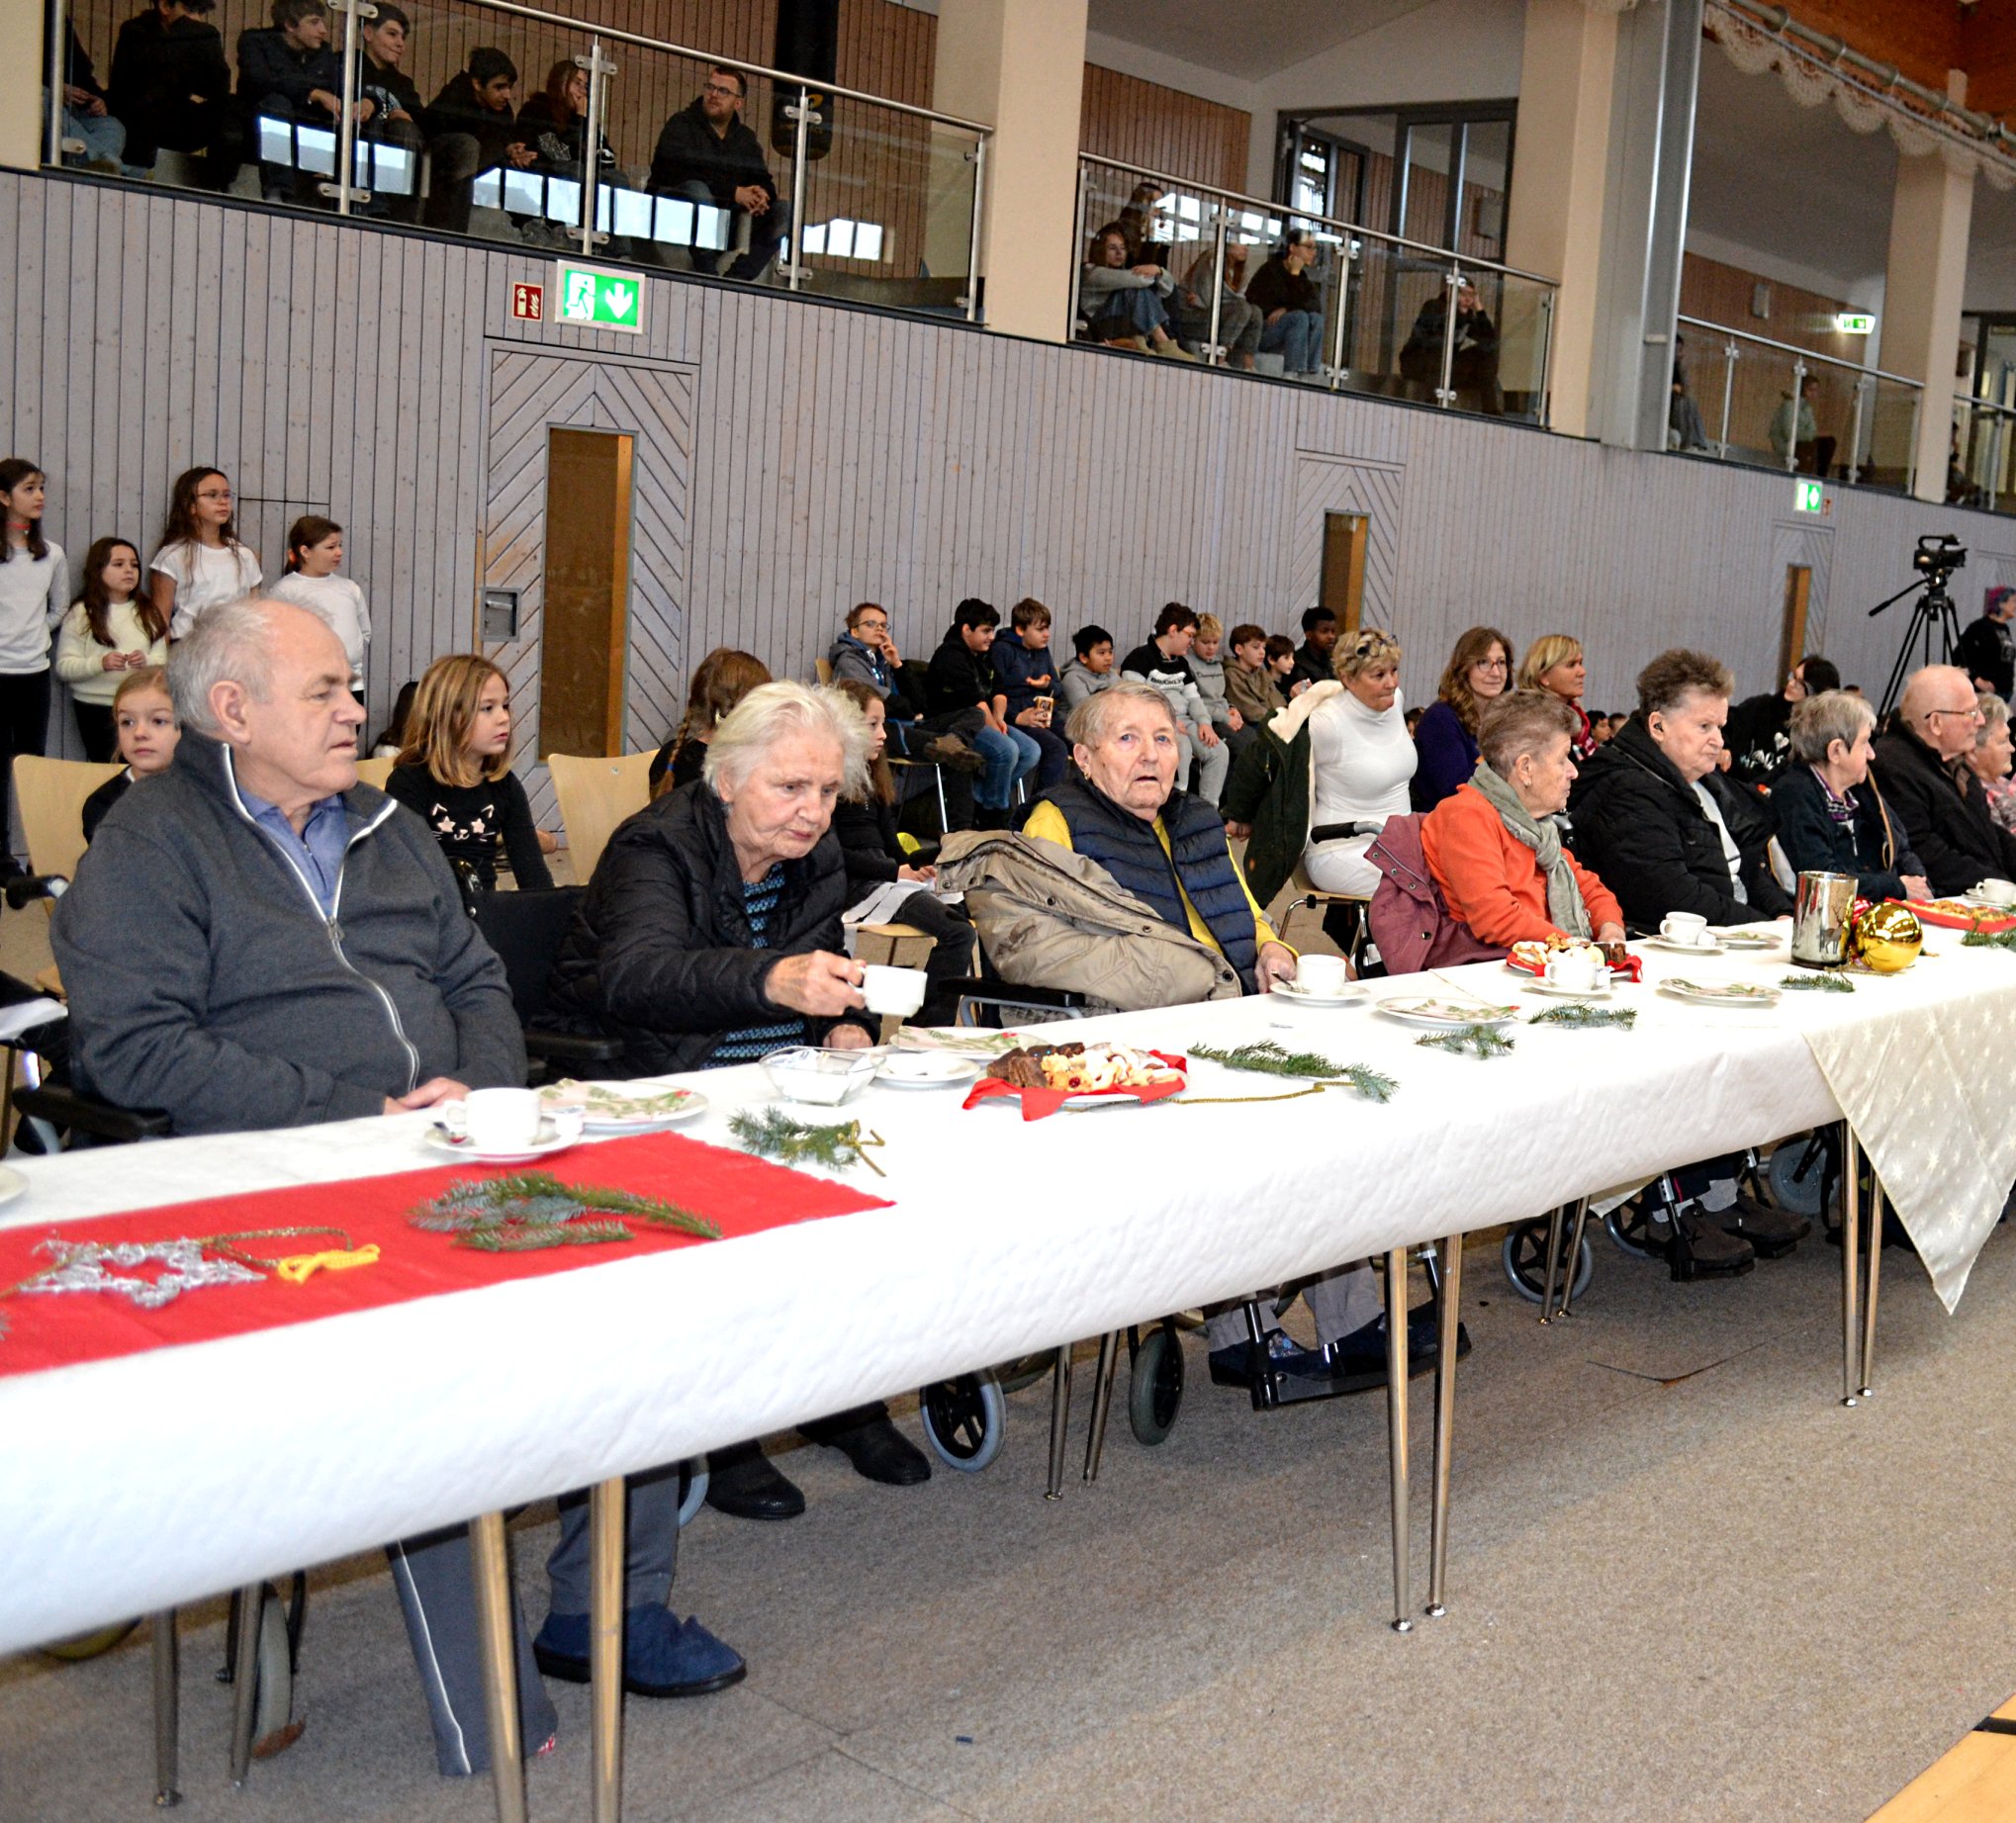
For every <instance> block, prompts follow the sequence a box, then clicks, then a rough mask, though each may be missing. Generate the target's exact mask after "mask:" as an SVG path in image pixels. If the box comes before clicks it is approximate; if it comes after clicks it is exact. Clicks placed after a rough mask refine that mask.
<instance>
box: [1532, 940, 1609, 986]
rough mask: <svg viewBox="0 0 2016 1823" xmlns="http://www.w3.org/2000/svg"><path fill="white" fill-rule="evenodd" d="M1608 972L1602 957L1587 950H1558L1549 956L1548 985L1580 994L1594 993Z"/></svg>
mask: <svg viewBox="0 0 2016 1823" xmlns="http://www.w3.org/2000/svg"><path fill="white" fill-rule="evenodd" d="M1608 972H1609V970H1608V968H1607V967H1606V966H1605V964H1604V961H1603V959H1602V957H1596V956H1592V955H1591V954H1590V953H1589V952H1588V951H1587V950H1557V951H1556V952H1555V953H1554V954H1553V955H1552V956H1550V957H1548V958H1547V985H1548V986H1549V987H1565V988H1569V989H1571V990H1572V991H1573V992H1575V993H1578V994H1588V993H1594V992H1595V991H1596V989H1598V988H1599V987H1601V986H1602V985H1603V982H1604V975H1605V974H1607V973H1608Z"/></svg>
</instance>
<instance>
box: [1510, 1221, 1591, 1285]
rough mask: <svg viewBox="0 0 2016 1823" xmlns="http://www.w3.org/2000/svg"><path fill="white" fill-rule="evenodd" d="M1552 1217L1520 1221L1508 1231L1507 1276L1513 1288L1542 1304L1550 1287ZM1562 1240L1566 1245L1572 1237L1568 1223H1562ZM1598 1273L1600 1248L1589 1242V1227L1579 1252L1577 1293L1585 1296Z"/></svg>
mask: <svg viewBox="0 0 2016 1823" xmlns="http://www.w3.org/2000/svg"><path fill="white" fill-rule="evenodd" d="M1548 1227H1549V1219H1547V1218H1542V1219H1541V1220H1540V1221H1537V1222H1520V1223H1517V1224H1515V1225H1514V1226H1513V1227H1512V1228H1509V1229H1507V1230H1506V1231H1505V1246H1504V1249H1503V1257H1504V1260H1505V1276H1506V1277H1507V1278H1508V1279H1510V1280H1511V1281H1512V1290H1513V1291H1515V1292H1517V1293H1518V1295H1519V1296H1520V1297H1521V1298H1524V1299H1526V1300H1527V1301H1528V1302H1529V1303H1532V1304H1538V1303H1539V1302H1540V1300H1541V1298H1542V1296H1543V1295H1544V1293H1545V1291H1546V1287H1547V1230H1548ZM1562 1227H1563V1231H1564V1232H1563V1235H1562V1242H1561V1244H1562V1245H1563V1247H1564V1248H1565V1247H1566V1246H1567V1244H1568V1240H1569V1238H1570V1235H1569V1233H1568V1232H1567V1227H1568V1225H1567V1223H1566V1222H1565V1221H1564V1222H1563V1224H1562ZM1595 1276H1596V1249H1595V1248H1594V1247H1592V1246H1591V1245H1590V1244H1589V1234H1588V1232H1587V1231H1584V1233H1583V1236H1582V1245H1581V1246H1580V1247H1579V1248H1577V1249H1576V1254H1575V1279H1574V1285H1575V1296H1576V1297H1578V1298H1579V1297H1581V1296H1582V1294H1583V1293H1584V1292H1586V1291H1587V1290H1588V1289H1589V1282H1590V1280H1591V1279H1592V1278H1594V1277H1595Z"/></svg>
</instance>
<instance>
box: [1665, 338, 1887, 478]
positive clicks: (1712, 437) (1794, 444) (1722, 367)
mask: <svg viewBox="0 0 2016 1823" xmlns="http://www.w3.org/2000/svg"><path fill="white" fill-rule="evenodd" d="M1680 344H1681V345H1680V347H1679V348H1678V349H1677V350H1676V354H1677V358H1676V359H1675V361H1674V368H1673V409H1672V413H1671V416H1670V418H1669V420H1668V434H1667V446H1668V447H1669V448H1671V449H1677V450H1682V451H1688V452H1692V453H1695V454H1699V455H1710V456H1714V457H1717V458H1719V459H1720V460H1722V461H1725V462H1740V463H1746V464H1749V465H1750V466H1752V467H1756V468H1769V469H1783V470H1784V471H1785V472H1786V473H1787V474H1803V475H1817V476H1821V477H1823V478H1826V479H1831V480H1834V481H1842V482H1846V483H1847V484H1848V485H1849V486H1850V487H1862V488H1882V489H1887V490H1889V491H1892V492H1895V493H1899V494H1908V493H1910V492H1911V490H1912V486H1913V483H1914V481H1915V477H1916V468H1917V453H1916V452H1917V446H1918V413H1919V411H1920V410H1922V408H1923V404H1924V397H1925V389H1924V387H1922V386H1921V385H1920V384H1919V383H1918V382H1917V381H1915V380H1906V379H1904V378H1902V377H1901V376H1899V375H1897V374H1886V373H1884V372H1882V371H1881V369H1879V368H1875V367H1858V366H1856V365H1855V364H1854V363H1852V362H1849V361H1840V360H1836V359H1834V358H1833V357H1832V356H1830V355H1824V354H1816V353H1814V352H1813V351H1812V350H1811V349H1808V348H1795V347H1793V346H1792V345H1791V344H1790V343H1788V342H1775V341H1772V340H1770V339H1769V338H1768V337H1766V336H1762V335H1751V334H1748V333H1746V332H1745V331H1743V330H1741V329H1731V328H1727V327H1725V326H1724V325H1723V324H1721V323H1714V322H1703V321H1701V320H1700V319H1697V318H1694V317H1683V318H1681V319H1680Z"/></svg>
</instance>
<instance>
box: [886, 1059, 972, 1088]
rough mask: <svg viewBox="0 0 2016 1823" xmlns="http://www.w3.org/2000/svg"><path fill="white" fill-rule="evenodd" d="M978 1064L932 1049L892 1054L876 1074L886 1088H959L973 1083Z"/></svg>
mask: <svg viewBox="0 0 2016 1823" xmlns="http://www.w3.org/2000/svg"><path fill="white" fill-rule="evenodd" d="M979 1073H980V1066H979V1064H978V1063H977V1062H976V1061H975V1060H974V1059H973V1058H971V1057H958V1056H953V1055H952V1054H950V1053H949V1052H933V1051H929V1050H911V1051H891V1052H890V1053H889V1054H888V1055H887V1056H886V1057H884V1058H883V1059H882V1061H881V1064H880V1067H879V1068H877V1069H876V1071H875V1080H876V1081H877V1082H878V1083H880V1084H881V1085H882V1086H883V1087H884V1088H886V1089H957V1088H962V1087H963V1086H964V1085H965V1084H966V1083H968V1082H972V1081H974V1080H975V1079H976V1078H977V1077H978V1076H979Z"/></svg>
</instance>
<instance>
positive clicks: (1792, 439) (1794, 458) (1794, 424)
mask: <svg viewBox="0 0 2016 1823" xmlns="http://www.w3.org/2000/svg"><path fill="white" fill-rule="evenodd" d="M1805 390H1806V364H1805V362H1804V361H1802V360H1800V359H1799V357H1798V356H1797V355H1793V356H1792V421H1791V428H1790V430H1789V432H1788V433H1787V436H1786V440H1785V472H1786V473H1787V475H1796V474H1797V473H1798V472H1799V407H1800V406H1801V405H1802V404H1804V403H1805V401H1804V394H1805ZM1821 479H1822V480H1824V479H1825V477H1824V476H1823V477H1822V478H1821Z"/></svg>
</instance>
